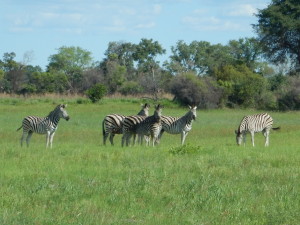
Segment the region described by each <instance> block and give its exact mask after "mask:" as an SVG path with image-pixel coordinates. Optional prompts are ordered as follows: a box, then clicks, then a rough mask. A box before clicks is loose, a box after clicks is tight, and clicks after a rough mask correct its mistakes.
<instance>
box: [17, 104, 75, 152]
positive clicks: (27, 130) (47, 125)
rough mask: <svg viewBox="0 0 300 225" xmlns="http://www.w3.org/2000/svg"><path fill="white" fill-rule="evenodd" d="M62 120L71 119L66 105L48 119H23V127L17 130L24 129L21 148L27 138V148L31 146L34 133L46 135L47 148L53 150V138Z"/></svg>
mask: <svg viewBox="0 0 300 225" xmlns="http://www.w3.org/2000/svg"><path fill="white" fill-rule="evenodd" d="M60 118H64V119H65V120H69V119H70V117H69V115H68V113H67V111H66V105H64V104H60V105H58V106H56V108H55V109H54V110H53V111H52V112H50V113H49V115H48V116H47V117H37V116H27V117H25V118H24V119H23V122H22V126H21V127H20V128H18V129H17V131H18V130H20V129H21V128H23V135H22V138H21V146H22V145H23V141H24V139H25V137H26V136H27V137H26V143H27V146H29V142H30V138H31V136H32V134H33V133H38V134H46V135H47V139H46V147H48V146H49V144H50V147H51V148H52V142H53V137H54V134H55V131H56V129H57V125H58V122H59V120H60Z"/></svg>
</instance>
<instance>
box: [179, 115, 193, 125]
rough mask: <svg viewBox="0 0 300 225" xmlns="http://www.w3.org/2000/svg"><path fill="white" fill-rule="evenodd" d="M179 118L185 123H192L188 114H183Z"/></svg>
mask: <svg viewBox="0 0 300 225" xmlns="http://www.w3.org/2000/svg"><path fill="white" fill-rule="evenodd" d="M181 119H182V120H183V121H184V122H185V124H192V122H193V119H192V118H191V117H190V116H189V115H185V116H183V117H181Z"/></svg>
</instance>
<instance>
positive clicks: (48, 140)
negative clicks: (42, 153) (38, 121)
mask: <svg viewBox="0 0 300 225" xmlns="http://www.w3.org/2000/svg"><path fill="white" fill-rule="evenodd" d="M49 142H50V131H47V133H46V148H48V146H49Z"/></svg>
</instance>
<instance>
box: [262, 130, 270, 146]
mask: <svg viewBox="0 0 300 225" xmlns="http://www.w3.org/2000/svg"><path fill="white" fill-rule="evenodd" d="M263 135H264V136H265V139H266V142H265V147H267V146H269V135H270V131H268V130H266V131H263Z"/></svg>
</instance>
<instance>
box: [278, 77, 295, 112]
mask: <svg viewBox="0 0 300 225" xmlns="http://www.w3.org/2000/svg"><path fill="white" fill-rule="evenodd" d="M278 94H279V97H278V107H279V109H280V110H299V109H300V77H288V82H287V84H286V85H284V87H283V88H282V90H281V91H280V92H279V93H278Z"/></svg>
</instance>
